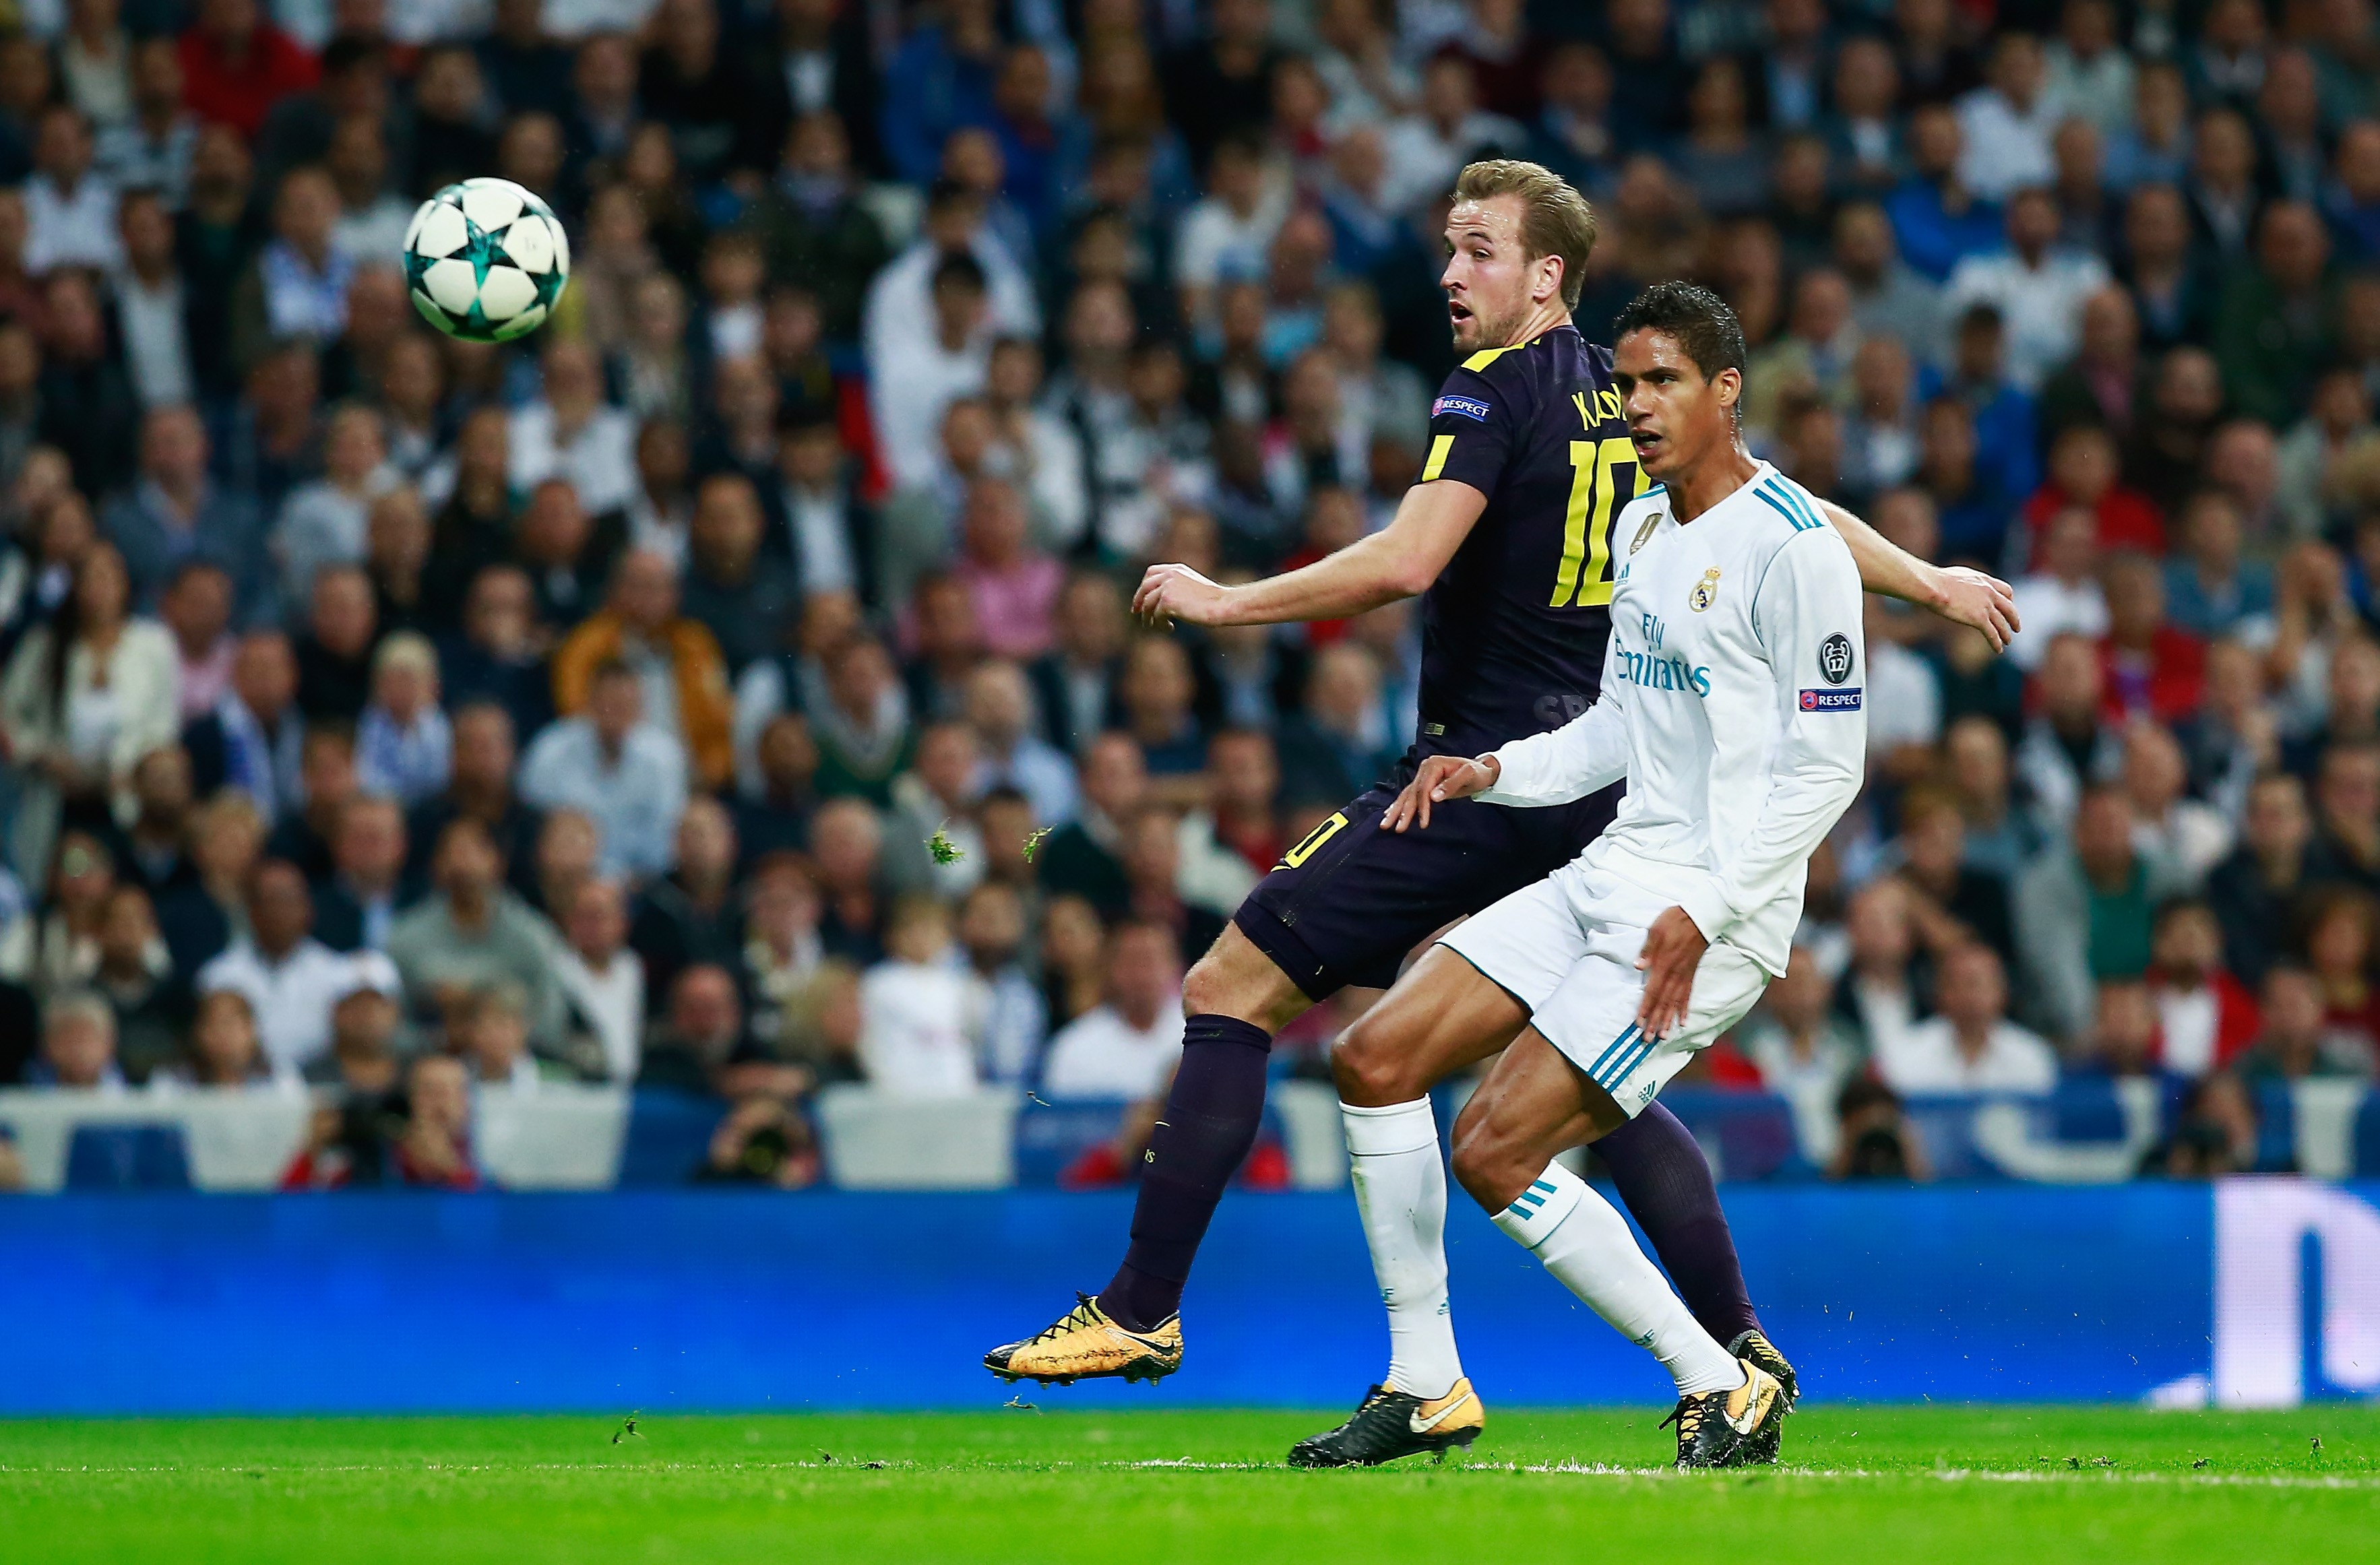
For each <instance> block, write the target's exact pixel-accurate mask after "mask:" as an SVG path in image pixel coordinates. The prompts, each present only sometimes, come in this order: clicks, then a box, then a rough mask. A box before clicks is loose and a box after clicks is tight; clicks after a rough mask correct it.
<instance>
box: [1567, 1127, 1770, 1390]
mask: <svg viewBox="0 0 2380 1565" xmlns="http://www.w3.org/2000/svg"><path fill="white" fill-rule="evenodd" d="M1595 1150H1596V1153H1597V1156H1599V1157H1601V1158H1602V1159H1603V1163H1604V1166H1605V1167H1606V1168H1608V1169H1609V1170H1610V1171H1611V1181H1612V1183H1614V1184H1616V1185H1618V1186H1619V1187H1620V1199H1621V1201H1623V1202H1625V1203H1626V1204H1627V1207H1628V1212H1629V1215H1630V1216H1631V1217H1633V1218H1634V1219H1636V1226H1637V1227H1639V1228H1641V1229H1643V1230H1644V1231H1645V1238H1647V1239H1649V1240H1651V1241H1652V1242H1653V1252H1654V1254H1656V1255H1658V1256H1660V1257H1661V1266H1662V1268H1663V1269H1664V1270H1666V1271H1668V1272H1669V1274H1670V1281H1671V1282H1673V1283H1675V1284H1677V1288H1678V1296H1679V1297H1680V1298H1682V1299H1683V1300H1685V1302H1686V1308H1688V1309H1690V1310H1692V1311H1694V1318H1695V1319H1696V1320H1698V1321H1701V1322H1702V1324H1703V1329H1704V1330H1706V1331H1707V1332H1709V1333H1710V1334H1711V1335H1712V1336H1714V1337H1716V1338H1718V1340H1719V1343H1720V1345H1721V1346H1727V1345H1729V1344H1731V1343H1732V1342H1734V1341H1735V1340H1736V1339H1737V1338H1738V1337H1741V1336H1743V1334H1744V1333H1745V1332H1747V1331H1757V1330H1759V1329H1760V1317H1759V1316H1757V1315H1755V1314H1754V1313H1753V1311H1752V1295H1751V1293H1750V1292H1748V1291H1746V1289H1745V1288H1744V1286H1743V1266H1742V1264H1741V1263H1739V1262H1738V1261H1737V1260H1736V1258H1735V1236H1734V1235H1733V1234H1731V1233H1730V1232H1729V1231H1728V1228H1727V1215H1726V1214H1725V1213H1723V1212H1721V1211H1720V1210H1719V1207H1718V1186H1717V1185H1715V1184H1713V1183H1711V1171H1710V1164H1709V1163H1708V1162H1706V1161H1705V1160H1704V1159H1703V1149H1702V1148H1701V1147H1700V1146H1696V1145H1694V1133H1693V1132H1692V1131H1690V1130H1688V1129H1686V1127H1685V1125H1684V1123H1683V1122H1682V1121H1680V1120H1679V1118H1678V1116H1677V1115H1675V1114H1672V1113H1671V1112H1670V1111H1669V1110H1667V1109H1664V1108H1662V1107H1661V1105H1659V1104H1658V1103H1651V1104H1647V1105H1646V1106H1645V1111H1644V1112H1643V1113H1641V1114H1639V1115H1637V1116H1636V1117H1635V1118H1634V1119H1633V1120H1631V1121H1629V1122H1627V1123H1626V1124H1624V1125H1622V1126H1621V1127H1620V1128H1619V1129H1618V1130H1615V1131H1613V1132H1612V1133H1611V1134H1609V1135H1607V1136H1605V1137H1604V1138H1603V1139H1602V1140H1600V1141H1598V1142H1597V1143H1596V1144H1595Z"/></svg>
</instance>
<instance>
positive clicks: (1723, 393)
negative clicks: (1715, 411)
mask: <svg viewBox="0 0 2380 1565" xmlns="http://www.w3.org/2000/svg"><path fill="white" fill-rule="evenodd" d="M1711 384H1713V385H1715V386H1717V387H1718V405H1719V406H1721V407H1732V406H1735V405H1736V402H1737V401H1738V399H1740V398H1741V397H1742V396H1743V370H1738V369H1737V368H1735V367H1734V366H1733V365H1730V366H1728V367H1727V368H1726V369H1724V370H1720V371H1719V372H1718V374H1717V375H1714V376H1713V377H1711Z"/></svg>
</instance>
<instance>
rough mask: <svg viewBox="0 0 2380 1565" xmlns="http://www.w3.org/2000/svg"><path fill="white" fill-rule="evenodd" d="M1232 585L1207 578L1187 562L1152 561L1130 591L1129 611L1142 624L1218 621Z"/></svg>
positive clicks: (1213, 623) (1229, 599)
mask: <svg viewBox="0 0 2380 1565" xmlns="http://www.w3.org/2000/svg"><path fill="white" fill-rule="evenodd" d="M1231 598H1232V589H1231V588H1228V587H1225V586H1223V585H1222V584H1220V582H1214V581H1209V580H1208V579H1207V578H1206V577H1205V576H1200V575H1199V574H1198V573H1197V572H1196V571H1194V570H1192V569H1191V568H1190V567H1189V566H1187V565H1151V566H1149V567H1148V573H1147V575H1146V576H1142V577H1141V578H1140V590H1138V591H1137V592H1135V593H1134V594H1133V595H1132V612H1133V613H1135V614H1137V615H1139V616H1140V618H1141V621H1142V623H1143V624H1146V625H1172V624H1173V623H1174V622H1175V621H1177V620H1179V621H1182V622H1184V623H1185V624H1188V625H1220V624H1222V623H1223V610H1224V607H1225V605H1226V604H1228V603H1229V602H1230V601H1231Z"/></svg>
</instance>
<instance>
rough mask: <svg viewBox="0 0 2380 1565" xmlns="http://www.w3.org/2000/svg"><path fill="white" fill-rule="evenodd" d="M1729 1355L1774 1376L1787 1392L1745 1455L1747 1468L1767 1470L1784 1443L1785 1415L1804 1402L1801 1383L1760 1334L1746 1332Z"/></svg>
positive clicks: (1772, 1345)
mask: <svg viewBox="0 0 2380 1565" xmlns="http://www.w3.org/2000/svg"><path fill="white" fill-rule="evenodd" d="M1727 1351H1728V1352H1729V1353H1732V1354H1734V1355H1735V1356H1736V1357H1737V1358H1740V1359H1742V1360H1743V1362H1744V1363H1746V1364H1756V1365H1759V1366H1760V1367H1761V1368H1763V1369H1765V1370H1767V1371H1768V1373H1769V1374H1771V1375H1773V1376H1775V1377H1777V1385H1778V1389H1779V1390H1781V1391H1783V1392H1784V1395H1783V1396H1781V1397H1779V1399H1778V1401H1777V1411H1776V1413H1775V1414H1774V1415H1772V1416H1771V1417H1770V1418H1769V1420H1768V1422H1767V1424H1765V1425H1762V1426H1761V1427H1760V1430H1759V1432H1758V1433H1756V1434H1755V1435H1754V1436H1753V1438H1752V1444H1751V1447H1750V1449H1749V1450H1746V1451H1745V1453H1744V1458H1743V1460H1744V1463H1745V1465H1746V1466H1753V1467H1760V1466H1767V1464H1769V1463H1771V1462H1775V1461H1776V1460H1777V1448H1778V1447H1779V1444H1781V1443H1782V1442H1783V1440H1784V1438H1785V1415H1786V1414H1787V1413H1791V1412H1792V1411H1793V1404H1794V1403H1795V1402H1797V1401H1801V1400H1802V1382H1801V1379H1800V1377H1797V1376H1796V1375H1795V1374H1794V1373H1793V1366H1792V1365H1791V1363H1789V1362H1787V1360H1786V1357H1785V1355H1784V1354H1783V1353H1779V1352H1778V1351H1777V1344H1775V1343H1774V1342H1771V1341H1769V1340H1768V1339H1767V1337H1765V1336H1763V1335H1761V1334H1760V1333H1759V1332H1757V1331H1747V1332H1745V1333H1744V1334H1743V1336H1741V1337H1738V1338H1737V1339H1736V1340H1735V1341H1732V1342H1730V1343H1729V1344H1728V1345H1727Z"/></svg>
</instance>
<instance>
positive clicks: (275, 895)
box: [198, 858, 350, 1072]
mask: <svg viewBox="0 0 2380 1565" xmlns="http://www.w3.org/2000/svg"><path fill="white" fill-rule="evenodd" d="M247 890H248V901H247V914H248V928H247V930H246V931H245V932H244V933H243V934H242V935H241V936H240V937H239V938H238V939H237V940H234V941H233V942H232V945H231V948H230V949H229V950H228V951H225V952H224V953H223V954H222V955H221V956H218V957H216V958H214V960H212V961H211V962H209V963H208V964H206V965H205V966H204V967H201V968H200V969H199V976H198V989H199V992H200V994H206V993H209V992H211V991H212V990H214V989H235V990H237V991H238V992H239V993H240V994H242V995H245V996H246V997H247V998H248V1003H249V1010H250V1011H252V1012H253V1013H255V1016H256V1030H257V1036H258V1037H259V1039H260V1040H261V1042H262V1044H263V1046H264V1052H265V1055H266V1057H267V1058H269V1059H270V1060H271V1061H272V1062H273V1069H274V1070H275V1071H285V1072H297V1071H302V1070H304V1069H305V1068H306V1066H307V1065H308V1063H310V1062H311V1061H313V1060H314V1059H315V1058H316V1057H317V1056H318V1055H320V1054H321V1053H322V1051H323V1049H326V1048H327V1047H329V1045H330V1041H331V1008H332V1006H334V1005H335V1004H336V1003H337V1002H338V1000H339V997H340V996H341V995H343V994H345V993H346V988H345V986H346V982H347V976H348V973H349V971H350V966H349V961H348V958H346V957H345V956H343V955H341V954H339V953H338V952H334V951H333V950H332V949H331V948H330V947H329V946H326V945H324V944H323V943H322V941H320V940H316V939H315V938H314V933H313V929H314V901H313V897H312V895H311V894H310V892H308V891H307V889H306V878H305V877H304V876H303V875H301V874H299V873H298V870H297V866H296V865H294V864H291V863H290V862H288V861H287V860H286V859H278V858H269V859H266V860H264V861H263V862H262V863H261V864H259V865H258V866H257V867H255V868H254V869H253V870H251V871H250V872H249V877H248V888H247Z"/></svg>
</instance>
